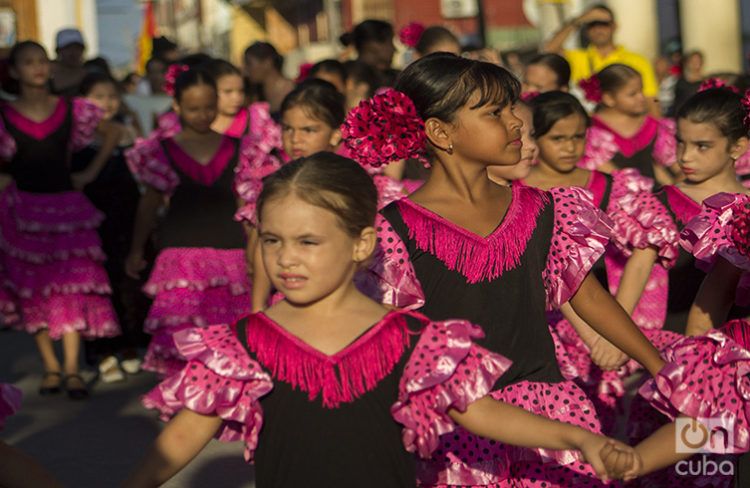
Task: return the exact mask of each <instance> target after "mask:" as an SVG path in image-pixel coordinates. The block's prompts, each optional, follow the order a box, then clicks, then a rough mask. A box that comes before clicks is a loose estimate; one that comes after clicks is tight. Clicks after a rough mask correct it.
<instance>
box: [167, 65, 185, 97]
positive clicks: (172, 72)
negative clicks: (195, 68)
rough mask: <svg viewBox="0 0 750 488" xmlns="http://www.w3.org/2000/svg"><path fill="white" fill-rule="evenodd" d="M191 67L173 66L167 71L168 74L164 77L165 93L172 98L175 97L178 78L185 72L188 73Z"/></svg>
mask: <svg viewBox="0 0 750 488" xmlns="http://www.w3.org/2000/svg"><path fill="white" fill-rule="evenodd" d="M189 69H190V67H189V66H188V65H186V64H177V63H175V64H172V65H170V66H169V68H168V69H167V74H165V75H164V93H166V94H167V95H169V96H170V97H173V96H174V84H175V82H176V81H177V77H178V76H180V75H181V74H182V73H184V72H185V71H188V70H189Z"/></svg>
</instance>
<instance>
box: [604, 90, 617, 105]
mask: <svg viewBox="0 0 750 488" xmlns="http://www.w3.org/2000/svg"><path fill="white" fill-rule="evenodd" d="M615 103H616V102H615V97H613V96H612V94H611V93H609V92H605V93H602V104H603V105H604V106H605V107H610V108H612V107H614V106H615Z"/></svg>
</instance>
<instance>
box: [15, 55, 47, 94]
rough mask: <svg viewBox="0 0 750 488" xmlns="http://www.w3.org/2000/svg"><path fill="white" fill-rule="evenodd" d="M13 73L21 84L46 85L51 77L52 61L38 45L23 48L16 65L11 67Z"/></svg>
mask: <svg viewBox="0 0 750 488" xmlns="http://www.w3.org/2000/svg"><path fill="white" fill-rule="evenodd" d="M11 75H12V76H13V77H14V78H16V79H17V80H18V82H19V83H20V84H21V85H27V86H32V87H42V86H45V85H46V84H47V82H49V78H50V62H49V58H48V57H47V53H45V52H44V51H43V50H42V49H39V48H38V47H28V48H26V49H23V50H22V51H21V52H20V53H19V56H18V58H17V61H16V64H15V66H12V67H11Z"/></svg>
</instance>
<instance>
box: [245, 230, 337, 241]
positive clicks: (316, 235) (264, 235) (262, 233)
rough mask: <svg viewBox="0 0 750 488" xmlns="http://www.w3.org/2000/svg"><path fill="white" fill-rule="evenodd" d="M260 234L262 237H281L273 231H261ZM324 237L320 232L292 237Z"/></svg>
mask: <svg viewBox="0 0 750 488" xmlns="http://www.w3.org/2000/svg"><path fill="white" fill-rule="evenodd" d="M259 235H260V237H280V236H279V235H277V234H274V233H273V232H261V233H260V234H259ZM322 237H323V236H321V235H318V234H311V233H307V234H301V235H298V236H293V237H292V238H293V239H298V240H299V239H313V238H314V239H321V238H322Z"/></svg>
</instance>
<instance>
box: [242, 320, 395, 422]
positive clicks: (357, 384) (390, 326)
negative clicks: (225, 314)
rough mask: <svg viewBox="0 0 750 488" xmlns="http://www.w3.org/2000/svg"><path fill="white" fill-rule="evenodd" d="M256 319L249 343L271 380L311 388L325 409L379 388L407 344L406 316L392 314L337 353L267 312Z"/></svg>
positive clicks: (248, 337) (309, 396) (253, 321)
mask: <svg viewBox="0 0 750 488" xmlns="http://www.w3.org/2000/svg"><path fill="white" fill-rule="evenodd" d="M255 317H256V318H255V319H252V318H251V321H250V323H249V327H248V328H247V343H248V346H249V347H250V349H251V350H252V351H253V352H254V353H255V355H256V357H257V358H258V361H259V362H260V363H261V364H263V366H264V367H265V368H267V369H268V370H270V372H271V376H272V377H273V378H276V379H278V380H281V381H285V382H288V383H290V384H291V385H292V386H293V387H294V388H298V389H300V390H302V391H305V392H307V393H308V398H309V399H310V400H311V401H312V400H313V399H315V397H317V396H318V394H319V393H320V394H321V396H322V401H323V406H324V407H325V408H337V407H338V406H339V405H341V404H342V403H348V402H351V401H353V400H354V399H355V398H358V397H359V396H361V395H363V394H364V393H366V392H367V391H370V390H372V389H373V388H375V386H376V385H377V384H378V382H380V381H381V380H382V379H383V378H385V377H386V376H387V375H388V374H389V373H390V372H391V371H392V370H393V368H394V366H395V365H396V363H398V361H399V359H400V358H401V355H402V354H403V352H404V349H405V347H406V346H407V344H408V343H409V331H408V327H407V324H406V320H405V319H404V317H399V316H396V317H394V316H393V314H392V313H389V314H387V315H386V316H385V317H384V318H383V319H382V320H381V321H380V322H379V323H378V324H377V325H375V326H373V327H372V328H371V329H370V330H369V331H368V332H367V333H365V334H364V335H363V336H361V337H360V338H359V339H357V340H356V341H355V343H353V344H352V345H351V346H347V347H346V348H344V349H343V350H341V351H339V352H338V353H336V354H334V355H333V356H327V355H325V354H323V353H321V352H320V351H317V350H316V349H313V348H311V347H310V346H309V345H307V344H305V343H304V342H302V341H301V340H299V339H297V338H296V337H294V336H293V335H291V334H289V333H287V332H286V331H284V330H283V329H281V327H280V326H279V325H277V324H276V323H274V322H273V321H271V320H270V319H268V318H267V317H266V316H265V315H262V314H257V315H256V316H255ZM374 335H378V336H379V337H378V338H377V339H373V336H374Z"/></svg>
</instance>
